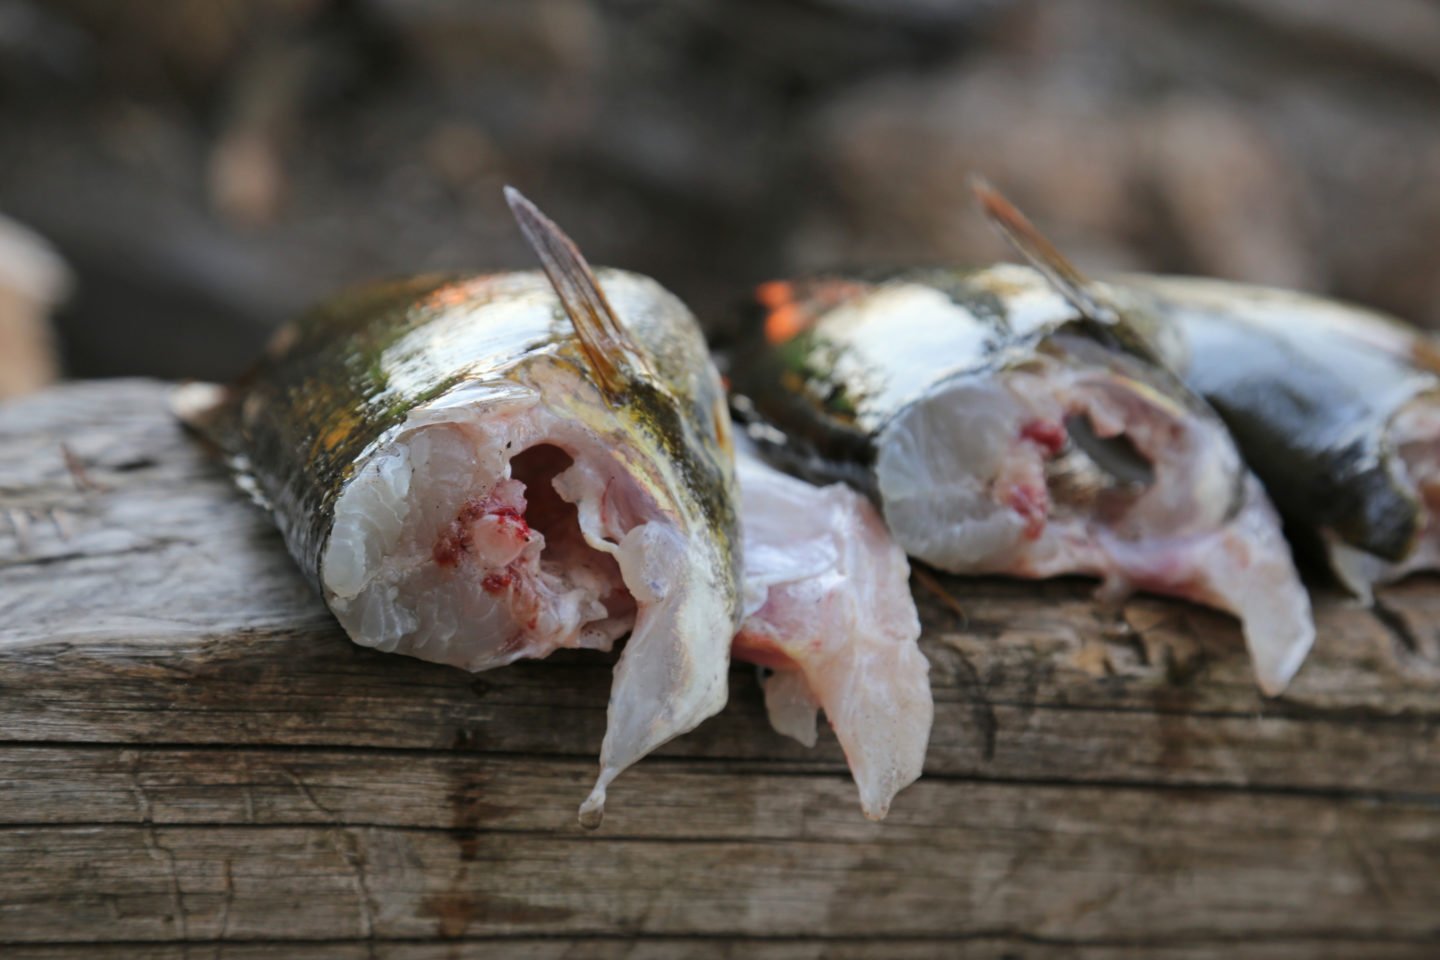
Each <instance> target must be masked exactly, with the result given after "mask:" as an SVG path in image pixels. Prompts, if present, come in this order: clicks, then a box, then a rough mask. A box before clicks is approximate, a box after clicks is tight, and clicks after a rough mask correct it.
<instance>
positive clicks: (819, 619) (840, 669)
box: [731, 436, 935, 820]
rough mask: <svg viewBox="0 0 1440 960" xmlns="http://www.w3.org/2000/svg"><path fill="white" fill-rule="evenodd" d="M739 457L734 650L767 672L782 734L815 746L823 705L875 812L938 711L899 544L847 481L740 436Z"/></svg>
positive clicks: (866, 804)
mask: <svg viewBox="0 0 1440 960" xmlns="http://www.w3.org/2000/svg"><path fill="white" fill-rule="evenodd" d="M742 441H743V436H742ZM736 465H737V468H738V469H737V472H738V475H739V479H740V496H741V510H740V517H741V529H742V531H743V537H744V545H745V579H744V587H743V594H744V599H745V621H744V623H742V624H741V626H740V633H739V634H738V635H737V636H736V638H735V645H734V647H733V648H732V651H731V652H732V655H733V656H734V657H735V658H736V659H737V660H745V661H748V662H750V663H756V664H760V665H761V666H764V667H767V668H768V669H769V670H770V671H771V673H770V675H769V676H768V677H767V678H766V679H765V680H764V686H765V706H766V709H767V711H768V712H769V714H770V723H771V725H772V726H774V728H775V729H776V730H777V731H779V732H780V733H783V734H785V735H786V736H789V737H793V738H795V739H796V740H799V741H800V742H801V743H803V744H805V745H806V746H814V745H815V742H816V729H815V721H816V713H817V711H819V710H822V709H823V710H824V711H825V717H826V719H827V720H828V721H829V722H830V726H831V727H833V728H834V730H835V736H836V738H837V739H838V740H839V741H840V746H841V747H842V748H843V749H844V751H845V759H846V761H847V762H848V763H849V765H850V770H851V773H852V774H853V775H854V777H855V783H856V786H857V787H858V788H859V791H860V806H861V809H862V810H864V812H865V815H866V816H867V817H870V818H871V819H872V820H879V819H882V818H884V816H885V814H886V813H887V812H888V810H889V809H890V802H891V800H893V799H894V797H895V794H896V793H898V792H899V791H900V790H902V789H904V788H905V787H906V786H908V785H909V784H911V783H913V782H914V781H915V779H916V778H918V777H919V776H920V772H921V769H922V768H923V767H924V764H925V748H926V746H927V745H928V743H929V741H930V726H931V723H932V722H933V720H934V716H935V705H934V701H933V699H932V698H931V693H930V677H929V674H930V663H929V661H928V660H926V659H925V654H924V653H922V652H921V651H920V646H919V639H920V615H919V613H918V612H917V611H916V609H915V599H914V597H913V596H912V595H911V593H910V582H909V580H910V566H909V564H908V563H906V561H905V552H904V551H903V550H901V549H900V547H899V546H897V545H896V543H895V541H894V540H893V539H891V537H890V534H889V531H887V530H886V529H885V523H884V521H883V520H881V518H880V515H879V513H877V512H876V510H875V507H874V506H872V505H871V503H870V502H869V501H868V500H866V499H865V498H864V497H862V496H860V494H858V493H856V492H855V491H854V490H851V489H850V488H849V487H846V486H845V485H843V484H838V483H837V484H831V485H829V486H826V487H815V486H812V485H811V484H808V483H806V482H804V481H803V480H797V479H795V478H794V477H790V476H787V475H786V474H783V473H781V472H780V471H778V470H775V469H774V468H772V467H770V466H768V465H767V464H765V463H764V462H763V461H762V460H761V459H760V458H759V457H758V456H757V455H756V454H755V453H754V452H752V451H751V449H750V448H749V445H748V444H745V443H743V442H742V443H740V444H737V462H736Z"/></svg>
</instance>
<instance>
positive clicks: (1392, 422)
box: [1104, 276, 1440, 599]
mask: <svg viewBox="0 0 1440 960" xmlns="http://www.w3.org/2000/svg"><path fill="white" fill-rule="evenodd" d="M1104 288H1105V289H1106V290H1107V291H1108V294H1109V296H1110V297H1111V298H1112V299H1113V300H1114V301H1115V302H1117V303H1121V304H1125V305H1126V306H1127V307H1128V308H1129V309H1130V310H1133V311H1135V312H1137V313H1144V314H1146V315H1148V316H1150V317H1151V318H1152V320H1153V322H1154V323H1155V324H1156V325H1157V326H1158V327H1159V328H1160V329H1162V330H1164V331H1165V336H1164V338H1163V340H1160V341H1157V343H1159V344H1161V346H1162V349H1163V351H1164V352H1165V353H1166V354H1167V357H1166V359H1167V362H1168V363H1169V364H1170V365H1171V366H1172V368H1173V369H1175V370H1176V371H1177V372H1178V373H1179V374H1180V375H1181V376H1182V377H1183V378H1184V379H1185V380H1186V381H1187V382H1188V383H1189V384H1190V385H1191V386H1192V387H1193V388H1194V389H1195V390H1196V391H1197V392H1199V393H1201V394H1203V395H1204V396H1205V398H1206V399H1207V400H1209V401H1210V403H1211V404H1212V405H1213V406H1214V407H1215V409H1216V410H1217V411H1219V413H1220V415H1221V416H1222V417H1224V418H1225V421H1226V423H1227V424H1229V426H1230V430H1231V432H1232V434H1233V435H1234V436H1235V439H1236V441H1237V443H1238V444H1239V446H1240V449H1241V452H1242V453H1243V454H1244V456H1245V459H1246V461H1247V462H1248V463H1249V464H1250V466H1251V467H1252V468H1253V469H1254V470H1255V472H1256V473H1257V474H1258V475H1259V476H1260V478H1261V480H1263V481H1264V483H1265V486H1266V488H1267V489H1268V490H1269V492H1270V495H1271V496H1272V497H1274V498H1275V502H1276V503H1277V504H1278V505H1279V506H1280V509H1281V510H1282V512H1284V513H1285V514H1286V515H1287V516H1288V517H1289V518H1290V520H1291V522H1292V524H1294V525H1295V526H1297V527H1299V528H1301V529H1303V530H1305V531H1307V532H1309V533H1311V534H1314V535H1316V536H1317V537H1318V538H1319V539H1320V540H1321V541H1322V543H1323V545H1324V547H1325V549H1326V550H1327V552H1328V554H1329V557H1330V560H1331V564H1332V566H1333V567H1334V569H1335V571H1336V573H1337V574H1338V575H1339V576H1340V578H1341V579H1342V581H1344V582H1345V584H1346V585H1347V586H1349V587H1350V588H1351V589H1352V590H1354V591H1355V592H1356V593H1357V594H1359V595H1361V596H1362V597H1365V598H1367V599H1368V598H1369V597H1370V596H1371V591H1372V588H1373V586H1374V585H1375V584H1377V583H1387V582H1391V581H1393V580H1397V579H1399V578H1400V577H1403V576H1405V575H1406V574H1408V573H1411V572H1413V571H1417V570H1426V569H1436V568H1440V514H1437V508H1440V376H1437V371H1440V351H1437V348H1436V345H1435V344H1434V342H1433V341H1431V340H1429V339H1427V338H1426V337H1425V336H1424V335H1423V334H1421V333H1420V332H1419V331H1417V330H1415V329H1414V328H1413V327H1409V326H1407V325H1405V324H1403V323H1402V322H1400V321H1398V320H1396V319H1394V318H1392V317H1388V316H1385V315H1384V314H1380V313H1376V312H1374V311H1370V310H1364V309H1361V308H1359V307H1352V306H1348V305H1346V304H1343V303H1337V302H1335V301H1332V300H1326V299H1322V298H1320V297H1313V296H1307V295H1305V294H1300V293H1293V292H1290V291H1285V290H1275V289H1270V288H1266V287H1258V286H1251V285H1248V284H1240V283H1227V282H1223V281H1218V280H1200V279H1191V278H1183V277H1152V276H1125V277H1117V278H1115V280H1114V281H1112V282H1110V283H1108V284H1105V285H1104Z"/></svg>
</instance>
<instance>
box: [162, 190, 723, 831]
mask: <svg viewBox="0 0 1440 960" xmlns="http://www.w3.org/2000/svg"><path fill="white" fill-rule="evenodd" d="M511 203H512V207H515V208H516V213H517V218H519V219H520V221H521V225H522V228H524V229H526V232H527V237H529V238H530V239H531V241H532V244H537V252H539V253H540V254H541V259H542V262H544V263H545V264H546V267H547V272H543V273H542V272H540V271H532V272H519V273H501V274H491V275H479V276H466V277H443V278H442V277H424V278H418V279H413V280H405V281H400V282H396V283H390V284H385V285H380V286H376V287H371V288H368V289H364V290H360V291H358V292H354V293H350V294H347V295H344V296H341V297H339V298H337V299H335V300H332V301H331V302H329V303H327V304H325V305H323V306H321V307H320V308H318V309H316V310H314V311H313V312H312V313H310V314H309V315H308V316H306V317H305V318H303V319H302V320H301V321H299V322H298V323H296V324H295V325H293V326H291V327H289V328H287V329H285V330H283V331H282V332H281V333H280V334H279V335H278V336H277V338H276V340H275V341H274V343H273V344H272V347H271V349H270V350H269V352H268V354H267V356H266V357H265V358H264V360H263V362H262V364H261V365H260V367H259V369H258V370H256V371H255V372H254V373H253V374H252V375H251V376H250V377H249V378H248V379H247V381H246V382H245V383H243V384H242V385H240V386H239V387H237V388H235V389H233V390H230V391H228V392H227V393H226V394H225V396H224V398H223V399H222V402H221V403H220V405H219V406H218V407H216V408H212V409H209V410H205V409H203V408H202V405H201V404H199V403H198V402H196V400H195V394H193V393H192V394H191V397H190V399H188V400H187V398H186V396H183V395H182V396H181V397H180V398H179V400H178V403H177V405H178V406H179V407H181V408H182V415H187V414H188V416H187V419H189V420H190V421H191V422H192V423H197V422H198V423H200V425H201V426H202V428H204V429H205V430H206V432H208V433H209V434H210V435H211V436H212V437H216V438H217V439H218V441H219V442H220V444H221V445H222V446H223V447H225V448H226V449H228V450H230V451H231V452H232V453H233V454H235V455H236V458H237V461H238V465H239V466H240V467H241V468H242V471H243V475H244V476H245V477H246V478H247V481H248V482H249V483H250V484H251V485H252V489H254V490H255V492H257V493H258V494H259V495H260V496H261V497H262V498H263V500H264V501H265V502H266V503H267V504H268V505H269V507H270V508H271V509H272V511H273V513H274V516H275V519H276V522H277V523H278V524H279V526H280V529H281V530H282V531H283V533H284V535H285V541H286V543H287V545H288V546H289V549H290V552H291V553H292V555H293V556H294V557H295V559H296V560H297V561H298V563H299V564H300V566H301V568H302V569H303V570H304V571H305V572H306V573H307V574H308V575H309V576H310V577H311V579H312V580H313V581H314V582H315V584H316V585H317V586H318V587H319V589H320V592H321V594H322V595H323V597H324V599H325V602H326V604H327V605H328V606H329V607H330V609H331V610H332V611H333V612H334V613H335V615H336V617H337V618H338V619H339V621H340V623H341V624H342V625H343V626H344V628H345V630H346V632H347V633H348V634H349V635H350V637H351V638H352V639H353V640H354V641H355V642H357V643H360V644H362V645H365V646H371V647H375V648H377V649H380V650H385V651H394V652H398V653H404V654H409V655H411V656H416V657H420V658H422V659H426V660H432V661H436V662H440V663H447V664H453V665H455V666H459V667H463V668H465V669H467V670H485V669H489V668H491V667H497V666H501V665H503V664H506V663H510V662H512V661H514V660H517V659H520V658H522V657H543V656H546V655H547V654H549V653H551V652H553V651H554V650H556V649H560V648H566V647H578V648H588V649H596V650H608V649H610V647H611V645H612V644H613V643H614V642H615V641H616V640H617V639H619V638H620V637H621V636H623V635H625V634H626V633H630V639H629V641H628V643H627V644H626V646H625V649H624V651H623V653H622V655H621V657H620V659H619V661H618V664H617V666H616V668H615V679H614V685H613V688H612V692H611V699H610V706H609V721H608V726H607V729H606V733H605V740H604V746H603V747H602V752H601V773H600V776H599V779H598V781H597V783H596V786H595V788H594V791H593V792H592V793H591V795H590V797H589V798H588V799H587V800H586V801H585V804H584V806H583V807H582V810H581V817H582V820H583V821H585V822H586V823H587V825H593V824H597V823H598V822H599V817H600V815H601V813H602V811H603V805H604V799H605V791H606V787H607V785H608V784H609V783H610V781H611V780H613V779H614V777H615V776H616V775H617V774H618V773H619V772H620V771H622V770H623V769H625V768H626V767H627V766H629V765H630V764H632V763H634V762H635V761H636V760H638V759H639V758H640V757H642V756H644V755H645V754H646V753H648V752H649V751H651V750H653V749H654V748H655V747H657V746H659V745H660V744H661V743H664V742H665V741H667V740H669V739H671V738H672V737H674V736H676V735H678V734H680V733H683V732H685V731H687V730H689V729H691V728H693V727H694V726H696V725H697V724H699V723H700V722H701V721H702V720H704V719H705V718H707V717H709V716H711V715H712V714H714V713H717V712H718V711H719V710H720V709H721V708H722V707H723V706H724V704H725V702H726V696H727V689H726V676H727V672H728V668H729V649H730V643H731V639H732V637H733V636H734V634H735V631H736V629H737V626H738V623H739V619H740V612H741V608H740V592H739V576H740V554H739V526H738V520H737V517H736V512H735V503H736V498H737V494H736V490H735V481H734V473H733V453H732V450H731V447H730V433H729V431H730V426H729V418H728V414H727V410H726V405H725V400H724V394H723V388H722V385H721V382H720V378H719V375H718V373H717V372H716V370H715V367H714V365H713V364H712V363H711V361H710V358H709V353H708V350H707V348H706V344H705V342H704V339H703V337H702V335H701V332H700V330H699V328H698V326H697V324H696V323H695V321H694V319H693V317H692V316H691V314H690V313H689V311H688V310H687V309H686V308H685V307H684V305H683V304H681V302H680V301H679V300H678V299H676V298H675V297H674V296H673V295H671V294H670V293H669V292H667V291H666V290H664V289H663V288H662V287H661V286H660V285H659V284H657V283H656V282H654V281H653V280H650V279H648V278H646V277H643V276H639V275H636V274H632V273H625V272H621V271H616V270H603V269H602V270H599V271H597V272H595V273H594V274H591V272H590V270H589V267H588V266H586V265H585V264H584V261H583V259H582V258H580V256H579V253H578V251H575V250H574V248H573V245H572V244H569V241H568V240H567V239H565V238H564V236H563V234H560V233H559V231H558V228H555V227H554V225H553V224H551V223H549V221H548V220H544V218H543V216H541V215H540V214H539V213H538V211H535V210H534V208H533V207H530V206H529V204H528V202H526V201H524V200H523V198H520V197H518V194H517V195H515V196H512V197H511ZM537 236H538V241H537ZM547 273H548V275H547ZM577 311H578V314H577Z"/></svg>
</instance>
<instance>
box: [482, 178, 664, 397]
mask: <svg viewBox="0 0 1440 960" xmlns="http://www.w3.org/2000/svg"><path fill="white" fill-rule="evenodd" d="M505 202H506V203H508V204H509V205H510V212H511V213H512V214H513V215H514V217H515V222H516V223H518V224H519V225H520V232H521V233H522V234H524V235H525V242H526V243H528V244H529V245H530V249H531V250H534V251H535V256H536V257H538V258H539V259H540V266H541V267H543V268H544V270H545V275H546V276H547V277H549V278H550V285H551V286H553V287H554V288H555V294H556V296H558V297H559V298H560V304H561V306H563V307H564V308H565V313H566V314H567V315H568V316H569V317H570V322H571V323H572V324H574V326H575V335H576V336H577V337H578V338H579V340H580V349H581V350H582V351H584V353H585V359H586V360H587V361H588V362H589V365H590V369H591V371H592V372H593V373H594V375H595V378H596V380H598V381H599V383H600V387H601V389H602V390H603V391H604V392H605V393H606V394H607V395H608V396H610V397H612V398H613V397H617V396H619V395H620V394H622V393H624V391H625V384H626V380H627V379H628V373H629V371H628V370H627V367H628V366H634V365H640V366H642V367H643V365H644V361H643V356H644V355H643V353H642V352H641V350H640V348H639V346H638V345H637V344H636V343H635V341H634V339H633V338H632V337H631V336H630V334H629V332H628V331H627V330H626V329H625V327H624V325H623V324H621V322H620V318H619V317H617V316H616V315H615V311H614V309H613V308H612V307H611V306H610V302H609V301H608V300H606V299H605V292H604V291H603V290H601V288H600V281H599V280H597V279H595V274H594V272H593V271H592V270H591V269H590V264H588V263H586V262H585V257H584V256H583V255H582V254H581V253H580V248H579V247H577V246H575V241H573V240H571V239H570V238H569V237H568V236H566V235H565V232H564V231H563V230H561V229H560V228H559V227H558V226H556V225H555V223H554V221H552V220H551V219H550V218H549V217H547V216H545V214H543V213H541V212H540V210H539V208H537V207H536V206H535V204H533V203H531V202H530V201H529V200H528V199H526V198H525V195H524V194H522V193H521V192H520V191H519V190H516V189H515V188H514V187H508V186H507V187H506V188H505Z"/></svg>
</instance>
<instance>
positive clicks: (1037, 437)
mask: <svg viewBox="0 0 1440 960" xmlns="http://www.w3.org/2000/svg"><path fill="white" fill-rule="evenodd" d="M1020 438H1021V439H1022V440H1028V441H1030V442H1031V443H1033V444H1035V446H1037V447H1039V448H1040V452H1041V453H1043V454H1044V455H1045V456H1046V457H1053V456H1055V455H1057V454H1058V453H1059V452H1060V451H1061V450H1063V449H1065V441H1066V439H1067V438H1068V435H1067V434H1066V432H1065V426H1064V424H1060V423H1056V422H1055V421H1054V420H1040V419H1036V420H1028V421H1026V422H1025V425H1024V426H1022V427H1021V428H1020Z"/></svg>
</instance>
